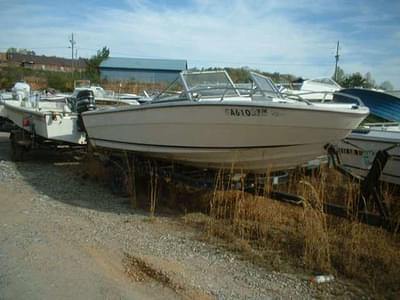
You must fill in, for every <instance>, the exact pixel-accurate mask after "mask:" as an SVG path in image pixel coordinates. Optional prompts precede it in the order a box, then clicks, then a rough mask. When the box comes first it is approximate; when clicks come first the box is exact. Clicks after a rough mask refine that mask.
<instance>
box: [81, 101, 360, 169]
mask: <svg viewBox="0 0 400 300" xmlns="http://www.w3.org/2000/svg"><path fill="white" fill-rule="evenodd" d="M367 113H368V110H365V109H354V110H352V111H350V110H347V112H343V111H339V110H338V111H332V110H331V109H330V108H328V107H327V108H326V109H325V108H323V107H316V106H315V107H314V106H313V107H311V106H308V105H290V104H284V105H281V104H279V103H273V102H270V103H268V105H260V104H257V102H255V101H254V102H249V101H247V102H246V103H242V104H240V103H238V102H237V101H236V102H231V103H229V101H227V100H224V101H223V102H216V103H199V102H198V103H188V102H186V103H184V104H181V103H160V104H151V105H144V106H138V107H127V108H119V109H104V110H97V111H92V112H85V113H83V115H82V117H83V120H84V123H85V128H86V130H87V133H88V136H89V138H90V142H91V143H92V144H93V146H97V147H106V148H112V149H120V150H128V151H133V152H137V153H140V154H142V155H145V156H150V157H155V158H160V159H166V160H171V161H177V162H181V163H184V164H189V165H193V166H199V167H209V168H232V167H233V168H234V169H236V170H244V171H255V172H265V171H266V170H279V169H288V168H291V167H295V166H298V165H301V164H303V163H306V162H307V161H309V160H312V159H315V158H316V157H317V156H320V155H323V154H324V153H325V150H324V145H326V144H327V143H334V142H338V141H339V140H340V139H343V138H344V137H346V136H347V135H348V134H349V133H350V131H351V130H352V129H354V128H356V127H357V126H358V125H359V123H360V122H361V121H362V120H363V119H364V117H365V116H366V115H367ZM322 125H323V126H322Z"/></svg>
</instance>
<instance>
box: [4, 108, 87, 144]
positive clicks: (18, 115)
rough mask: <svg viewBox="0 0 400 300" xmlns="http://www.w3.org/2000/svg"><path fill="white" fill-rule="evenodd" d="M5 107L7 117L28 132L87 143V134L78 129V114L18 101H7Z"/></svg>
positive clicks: (70, 141) (73, 142)
mask: <svg viewBox="0 0 400 300" xmlns="http://www.w3.org/2000/svg"><path fill="white" fill-rule="evenodd" d="M14 102H15V103H14ZM4 107H5V111H6V117H7V118H8V119H9V120H10V121H12V122H13V123H14V124H15V125H17V126H18V127H20V128H22V129H24V130H26V131H28V132H33V133H35V134H36V135H38V136H41V137H43V138H45V139H49V140H55V141H59V142H66V143H72V144H86V134H85V133H84V132H82V131H80V130H79V129H78V125H77V118H78V116H77V115H74V114H71V115H66V114H63V113H62V112H57V111H53V112H50V111H46V110H43V111H38V110H36V109H34V108H25V107H20V106H19V102H18V101H6V102H5V103H4Z"/></svg>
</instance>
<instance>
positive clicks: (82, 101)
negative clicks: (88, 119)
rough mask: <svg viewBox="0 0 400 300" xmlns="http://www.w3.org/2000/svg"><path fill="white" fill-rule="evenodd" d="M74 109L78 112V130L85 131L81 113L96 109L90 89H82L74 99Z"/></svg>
mask: <svg viewBox="0 0 400 300" xmlns="http://www.w3.org/2000/svg"><path fill="white" fill-rule="evenodd" d="M74 102H75V103H74V111H75V112H77V113H78V122H77V124H78V127H79V130H80V131H85V125H84V124H83V120H82V116H81V114H82V113H83V112H85V111H89V110H95V109H96V100H95V98H94V95H93V91H91V90H82V91H79V93H78V94H77V95H76V98H75V99H74Z"/></svg>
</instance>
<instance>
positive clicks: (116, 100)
mask: <svg viewBox="0 0 400 300" xmlns="http://www.w3.org/2000/svg"><path fill="white" fill-rule="evenodd" d="M84 82H85V83H86V81H84ZM86 90H89V91H92V92H93V95H94V97H95V99H96V105H97V106H108V105H136V104H137V101H142V100H143V101H149V100H150V97H143V96H139V95H136V94H127V93H115V92H114V91H109V90H105V89H103V88H102V87H101V86H98V85H91V84H90V82H88V83H86V84H80V85H78V86H76V87H75V88H74V91H73V93H72V94H56V97H63V98H75V97H76V96H77V95H78V93H79V92H81V91H86ZM144 98H146V99H144Z"/></svg>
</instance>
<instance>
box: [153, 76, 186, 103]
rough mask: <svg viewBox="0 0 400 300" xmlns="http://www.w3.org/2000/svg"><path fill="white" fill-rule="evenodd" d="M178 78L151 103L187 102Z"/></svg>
mask: <svg viewBox="0 0 400 300" xmlns="http://www.w3.org/2000/svg"><path fill="white" fill-rule="evenodd" d="M184 90H185V89H184V87H183V84H182V82H181V79H180V77H178V78H176V79H175V80H174V81H173V82H172V83H171V84H170V85H169V86H168V87H167V88H166V89H165V90H164V91H162V92H161V93H160V94H159V95H158V96H156V97H155V98H154V99H153V101H152V102H157V101H183V100H187V97H186V93H185V92H184Z"/></svg>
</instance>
